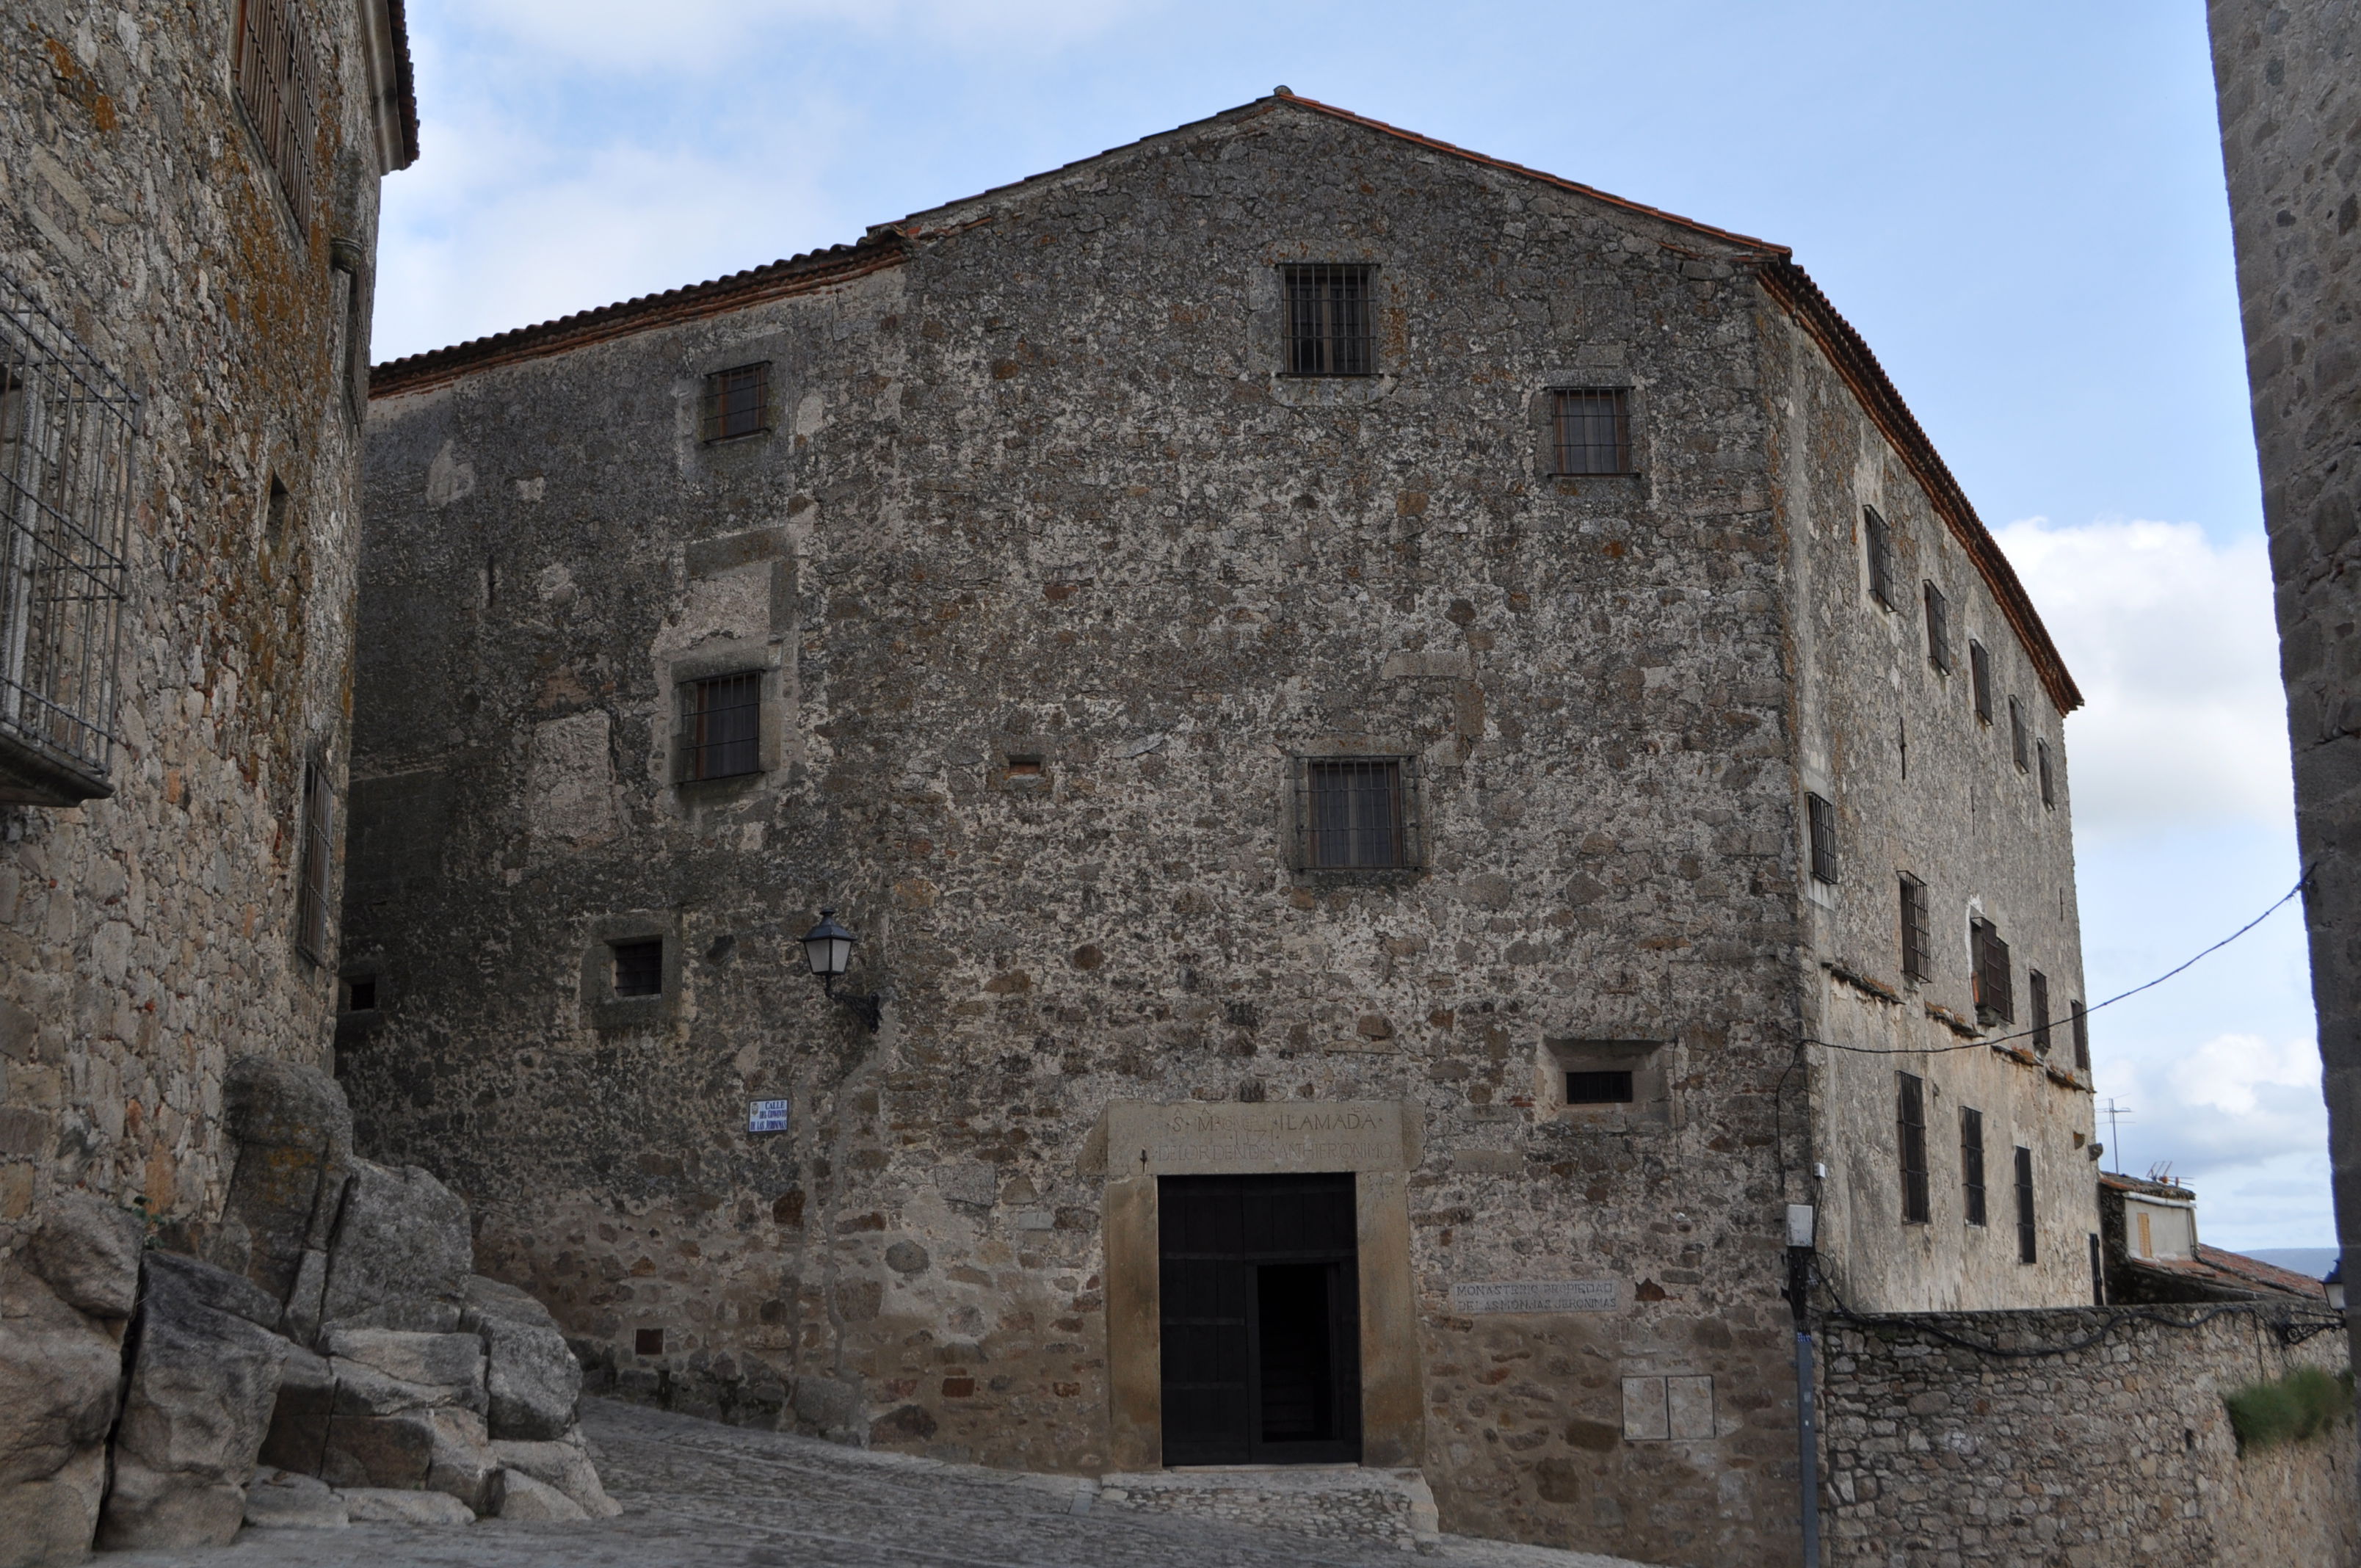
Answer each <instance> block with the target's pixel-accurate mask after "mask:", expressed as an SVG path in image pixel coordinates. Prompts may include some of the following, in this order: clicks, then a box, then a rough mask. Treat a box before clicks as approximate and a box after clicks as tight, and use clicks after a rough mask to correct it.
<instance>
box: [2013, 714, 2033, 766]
mask: <svg viewBox="0 0 2361 1568" xmlns="http://www.w3.org/2000/svg"><path fill="white" fill-rule="evenodd" d="M2008 754H2009V756H2010V757H2011V758H2012V759H2013V760H2014V761H2015V763H2016V771H2017V772H2018V773H2030V772H2031V771H2032V768H2033V746H2032V740H2031V737H2029V736H2028V735H2027V734H2026V729H2025V704H2024V703H2022V702H2020V701H2018V700H2017V699H2016V698H2015V697H2011V698H2009V699H2008Z"/></svg>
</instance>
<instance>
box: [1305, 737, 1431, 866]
mask: <svg viewBox="0 0 2361 1568" xmlns="http://www.w3.org/2000/svg"><path fill="white" fill-rule="evenodd" d="M1302 766H1303V771H1302V774H1301V778H1302V791H1303V793H1302V800H1301V806H1300V808H1299V812H1298V819H1299V822H1300V823H1301V833H1302V836H1303V845H1302V856H1301V863H1302V864H1303V865H1304V866H1305V867H1306V868H1308V869H1312V870H1339V871H1347V870H1380V869H1383V868H1386V867H1392V866H1410V865H1415V864H1416V863H1417V855H1418V840H1417V831H1416V826H1415V823H1414V821H1413V818H1412V812H1413V807H1414V805H1415V801H1416V793H1415V789H1414V787H1413V781H1412V780H1411V778H1410V777H1409V776H1408V775H1409V774H1410V772H1411V770H1410V767H1409V765H1408V764H1407V763H1406V762H1405V761H1404V760H1403V759H1401V758H1400V757H1336V758H1320V759H1316V760H1312V761H1307V762H1304V763H1303V765H1302Z"/></svg>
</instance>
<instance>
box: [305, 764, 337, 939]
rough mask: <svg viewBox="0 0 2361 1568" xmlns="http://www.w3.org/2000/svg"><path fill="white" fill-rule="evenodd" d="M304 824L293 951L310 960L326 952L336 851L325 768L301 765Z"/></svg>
mask: <svg viewBox="0 0 2361 1568" xmlns="http://www.w3.org/2000/svg"><path fill="white" fill-rule="evenodd" d="M302 808H303V827H302V850H301V852H300V854H299V855H298V857H297V864H296V871H295V875H296V883H295V950H296V951H297V952H299V953H301V954H302V955H303V956H304V957H305V958H306V959H310V960H311V961H312V962H313V963H315V964H316V963H324V962H325V961H327V955H328V873H329V872H330V871H331V869H332V862H333V860H334V857H335V842H336V841H335V838H334V837H333V836H332V835H331V832H330V828H331V827H332V826H333V824H332V820H331V816H330V799H329V795H328V780H327V775H326V771H325V770H324V768H323V767H322V766H321V765H320V763H319V762H318V761H317V760H316V759H313V760H312V761H309V762H305V763H304V764H303V801H302Z"/></svg>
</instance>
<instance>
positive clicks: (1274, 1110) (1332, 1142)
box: [1106, 1100, 1417, 1176]
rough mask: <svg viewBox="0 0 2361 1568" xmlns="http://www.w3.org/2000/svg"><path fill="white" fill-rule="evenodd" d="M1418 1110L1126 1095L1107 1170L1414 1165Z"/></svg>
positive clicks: (1116, 1112)
mask: <svg viewBox="0 0 2361 1568" xmlns="http://www.w3.org/2000/svg"><path fill="white" fill-rule="evenodd" d="M1416 1114H1417V1113H1416V1111H1415V1110H1411V1111H1409V1112H1408V1113H1405V1109H1404V1107H1403V1106H1402V1104H1401V1102H1399V1101H1393V1100H1327V1101H1312V1100H1306V1101H1297V1102H1286V1103H1280V1104H1267V1105H1248V1104H1242V1103H1236V1102H1221V1103H1213V1104H1207V1103H1203V1102H1191V1103H1188V1104H1180V1105H1155V1104H1150V1103H1148V1102H1146V1101H1141V1100H1118V1101H1115V1102H1112V1103H1110V1104H1109V1105H1108V1106H1107V1120H1106V1129H1107V1142H1106V1165H1107V1174H1108V1175H1109V1176H1190V1175H1198V1176H1211V1175H1225V1174H1229V1175H1247V1176H1250V1175H1259V1174H1263V1173H1266V1172H1276V1171H1313V1170H1355V1171H1359V1170H1407V1169H1409V1168H1411V1165H1412V1164H1414V1163H1415V1161H1416V1153H1415V1146H1414V1142H1413V1139H1414V1135H1415V1132H1414V1129H1415V1122H1414V1121H1412V1120H1411V1118H1414V1117H1415V1116H1416ZM1406 1134H1408V1135H1406Z"/></svg>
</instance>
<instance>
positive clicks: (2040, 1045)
mask: <svg viewBox="0 0 2361 1568" xmlns="http://www.w3.org/2000/svg"><path fill="white" fill-rule="evenodd" d="M2025 1004H2026V1007H2027V1008H2029V1009H2031V1010H2032V1013H2033V1048H2034V1049H2035V1050H2037V1051H2039V1052H2040V1053H2041V1054H2042V1055H2043V1056H2045V1057H2046V1056H2048V1054H2049V977H2048V975H2046V974H2043V973H2042V972H2041V971H2040V970H2037V969H2029V970H2026V971H2025Z"/></svg>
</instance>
